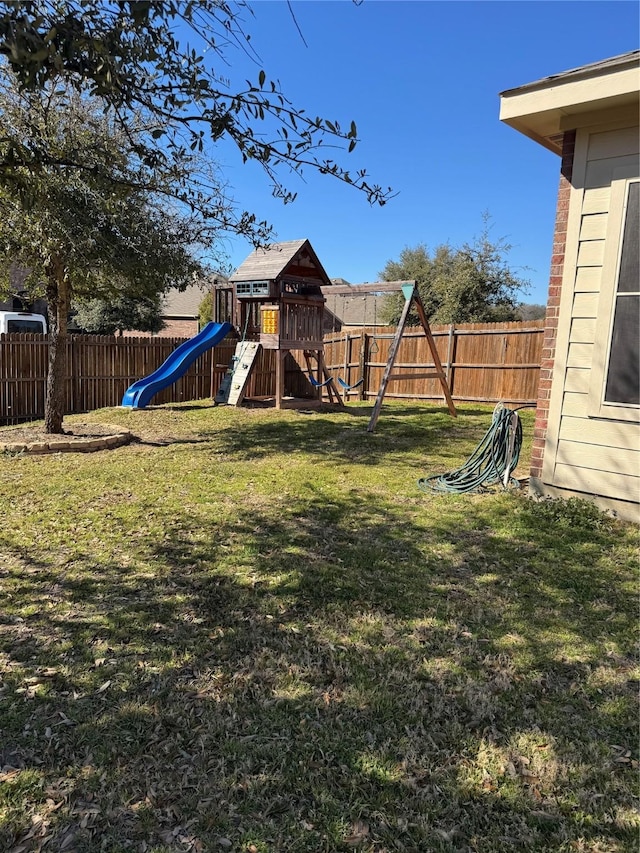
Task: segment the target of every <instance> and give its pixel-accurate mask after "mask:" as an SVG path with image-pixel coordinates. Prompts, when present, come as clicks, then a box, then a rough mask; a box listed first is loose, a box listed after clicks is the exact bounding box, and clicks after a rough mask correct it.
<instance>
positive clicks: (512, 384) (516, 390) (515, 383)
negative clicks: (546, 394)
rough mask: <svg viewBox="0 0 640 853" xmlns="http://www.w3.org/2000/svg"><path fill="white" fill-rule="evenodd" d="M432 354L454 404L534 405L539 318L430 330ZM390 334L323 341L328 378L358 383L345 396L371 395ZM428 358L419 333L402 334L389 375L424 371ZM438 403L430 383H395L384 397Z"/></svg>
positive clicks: (361, 333) (438, 392) (368, 332)
mask: <svg viewBox="0 0 640 853" xmlns="http://www.w3.org/2000/svg"><path fill="white" fill-rule="evenodd" d="M431 332H432V334H433V337H434V340H435V343H436V348H437V350H438V356H439V357H440V361H441V362H442V366H443V368H444V370H445V373H446V376H447V380H448V383H449V388H450V390H451V396H452V397H453V399H454V400H457V401H459V402H463V401H468V402H472V401H475V402H483V403H497V402H500V401H502V402H504V403H513V404H521V405H522V404H525V403H526V404H534V403H535V402H536V399H537V393H538V378H539V374H540V361H541V356H542V339H543V333H544V320H533V321H529V322H510V323H489V324H487V323H464V324H460V325H458V326H454V325H450V326H432V327H431ZM393 337H394V330H390V331H385V332H380V331H379V330H375V329H363V330H358V331H355V330H353V331H351V332H349V331H346V330H342V331H341V332H340V333H337V334H328V335H327V336H326V337H325V362H326V364H327V367H328V368H329V370H330V372H331V374H332V375H333V376H334V377H337V376H339V377H341V378H342V379H343V380H344V381H345V383H346V384H347V385H351V386H353V385H355V384H356V383H358V382H359V381H360V379H362V380H363V382H362V383H361V384H360V385H358V387H357V388H353V389H352V390H351V391H348V392H345V397H347V398H349V397H350V398H351V399H362V400H366V399H369V398H371V397H375V396H376V394H377V393H378V388H379V387H380V382H381V381H382V374H383V372H384V368H385V365H386V363H387V360H388V357H389V349H390V347H391V344H392V342H393ZM430 367H433V360H432V359H431V354H430V352H429V347H428V345H427V339H426V337H425V336H424V333H423V332H422V330H418V329H417V330H416V331H415V332H412V331H407V332H406V333H405V335H404V336H403V338H402V341H401V343H400V346H399V349H398V354H397V357H396V361H395V366H394V371H398V372H399V371H402V372H403V373H409V374H410V373H411V372H412V371H414V370H415V372H416V373H420V372H422V373H424V372H425V369H427V371H428V369H429V368H430ZM394 397H395V398H400V399H403V400H412V399H416V400H441V399H442V389H441V387H440V383H439V382H438V381H437V380H435V379H401V380H398V381H396V382H394V383H392V384H391V385H390V386H389V388H388V390H387V392H386V394H385V398H394Z"/></svg>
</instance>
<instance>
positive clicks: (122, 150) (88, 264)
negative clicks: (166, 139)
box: [0, 66, 219, 432]
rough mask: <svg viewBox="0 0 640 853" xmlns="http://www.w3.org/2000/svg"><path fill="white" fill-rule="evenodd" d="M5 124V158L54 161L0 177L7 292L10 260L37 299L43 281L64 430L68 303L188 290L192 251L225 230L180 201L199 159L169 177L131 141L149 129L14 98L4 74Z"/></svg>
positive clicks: (58, 98)
mask: <svg viewBox="0 0 640 853" xmlns="http://www.w3.org/2000/svg"><path fill="white" fill-rule="evenodd" d="M0 124H1V130H2V134H1V138H0V157H2V156H3V155H4V156H6V154H7V151H8V150H9V149H10V148H12V147H14V148H15V147H16V146H17V145H18V144H19V145H21V146H22V147H23V148H24V149H25V150H26V151H27V152H28V153H30V152H34V151H37V150H47V151H49V152H51V154H52V157H51V161H50V162H49V163H47V164H46V165H44V164H42V163H41V164H40V166H39V168H37V169H33V168H29V167H27V166H20V165H14V167H13V168H12V169H11V170H0V276H3V277H4V279H5V280H4V282H3V281H1V280H0V289H2V285H3V284H4V286H5V289H6V288H7V286H8V274H9V270H10V267H11V264H12V263H18V264H20V266H22V267H23V268H24V269H26V270H28V275H27V278H26V280H25V286H27V287H30V288H31V290H32V292H33V291H35V290H37V289H38V288H39V287H40V286H41V283H43V286H44V291H45V296H46V298H47V302H48V305H49V315H50V317H49V320H50V323H49V325H50V335H51V341H50V364H49V374H48V379H47V403H46V410H45V425H46V428H47V430H48V431H49V432H59V431H61V429H62V405H63V403H62V397H61V394H62V390H61V389H62V386H63V380H64V375H63V373H64V349H65V346H64V338H65V335H66V327H67V315H68V312H69V309H70V304H71V300H72V298H75V299H79V300H82V299H85V300H86V299H95V298H102V299H113V298H114V297H121V296H123V295H126V296H127V297H129V298H143V297H148V296H154V295H157V294H158V293H160V292H163V291H164V290H166V289H167V288H168V287H170V286H174V287H183V286H186V285H187V284H188V283H189V282H191V281H193V279H194V276H200V275H202V273H203V266H202V263H201V262H200V260H199V259H198V256H197V247H198V246H199V245H202V244H203V243H211V242H212V241H213V240H214V239H215V235H216V234H217V233H218V228H219V223H218V222H217V221H216V220H215V219H213V218H207V217H206V216H203V215H202V214H201V212H200V211H199V210H198V209H197V208H189V207H186V206H185V205H184V204H181V203H180V199H179V198H176V195H175V193H174V187H175V185H176V184H177V185H180V184H181V183H182V185H186V184H188V182H189V181H190V180H191V175H192V174H193V173H194V172H195V173H197V165H198V164H197V157H196V156H195V155H186V154H185V158H184V160H183V162H182V163H178V162H177V161H176V162H174V163H173V164H172V166H171V169H170V170H168V171H167V170H166V169H165V167H164V165H163V164H162V163H161V164H159V165H156V166H151V165H149V164H145V163H142V162H141V161H140V159H139V156H138V152H137V151H136V150H135V146H134V145H133V144H132V143H133V142H135V138H136V136H135V134H136V133H140V135H144V134H145V133H146V132H147V128H146V127H145V125H144V124H141V125H140V127H139V128H138V127H136V126H135V125H133V124H132V125H131V126H130V128H129V129H128V132H127V133H126V134H125V133H124V132H123V130H122V128H121V127H119V126H118V124H117V123H115V122H114V121H113V120H112V117H111V116H110V115H109V114H106V113H104V111H103V110H102V109H101V106H100V104H99V103H97V102H96V101H95V100H94V99H87V98H86V97H85V96H83V95H82V93H80V92H76V91H73V90H71V91H69V90H66V89H64V88H62V87H60V86H56V87H52V86H49V85H47V87H46V89H45V91H44V92H37V93H25V92H19V91H18V90H17V87H16V86H15V85H14V81H13V79H12V75H11V72H9V71H8V69H7V68H6V67H3V66H0ZM69 160H73V161H74V165H73V166H72V167H69V166H68V165H67V162H68V161H69Z"/></svg>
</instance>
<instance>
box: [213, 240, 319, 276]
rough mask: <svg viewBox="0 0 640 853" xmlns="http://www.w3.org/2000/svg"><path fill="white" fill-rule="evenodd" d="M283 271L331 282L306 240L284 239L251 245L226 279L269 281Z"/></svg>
mask: <svg viewBox="0 0 640 853" xmlns="http://www.w3.org/2000/svg"><path fill="white" fill-rule="evenodd" d="M285 271H288V272H289V274H290V275H296V276H300V277H305V276H309V277H311V278H314V279H320V280H321V282H322V284H324V285H328V284H330V283H331V282H330V280H329V277H328V275H327V273H326V272H325V269H324V267H323V266H322V264H321V263H320V261H319V259H318V256H317V255H316V253H315V252H314V250H313V248H312V246H311V243H310V242H309V241H308V240H288V241H286V242H284V243H272V244H271V245H270V246H267V247H266V248H264V249H255V250H254V251H253V252H252V253H251V254H250V255H249V256H248V257H247V258H246V260H244V261H243V262H242V263H241V264H240V266H239V267H238V269H237V270H236V271H235V272H234V273H233V275H232V276H231V277H230V279H229V281H230V282H234V283H235V282H238V281H273V280H274V279H276V278H278V276H279V275H282V273H284V272H285Z"/></svg>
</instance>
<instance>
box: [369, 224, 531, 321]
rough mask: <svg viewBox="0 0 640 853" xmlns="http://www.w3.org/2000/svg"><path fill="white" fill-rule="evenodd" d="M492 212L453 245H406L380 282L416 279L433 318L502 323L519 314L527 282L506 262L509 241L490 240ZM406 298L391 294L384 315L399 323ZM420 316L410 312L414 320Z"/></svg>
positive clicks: (509, 247) (389, 265) (381, 274)
mask: <svg viewBox="0 0 640 853" xmlns="http://www.w3.org/2000/svg"><path fill="white" fill-rule="evenodd" d="M490 230H491V223H490V217H489V216H488V215H486V214H485V215H484V217H483V227H482V230H481V232H480V234H479V235H478V236H477V237H475V238H474V240H473V241H472V242H471V243H465V244H464V245H462V246H461V247H459V248H455V247H453V246H451V245H450V244H448V243H445V244H442V245H439V246H436V248H435V250H434V251H433V252H430V251H429V249H428V248H427V247H426V245H424V244H420V245H418V246H415V247H413V248H409V247H405V248H404V249H403V250H402V251H401V252H400V257H399V259H398V260H397V261H388V262H387V264H386V266H385V268H384V270H382V272H381V273H379V276H380V278H381V280H382V281H400V280H403V279H405V280H407V279H408V280H411V279H415V281H416V283H417V285H418V290H419V291H420V296H421V297H422V302H423V304H424V307H425V311H426V313H427V316H428V318H429V321H430V322H432V323H474V322H488V323H492V322H500V321H504V320H514V319H516V318H517V309H518V306H519V304H520V300H519V299H518V296H519V295H520V294H521V293H523V292H526V290H527V288H528V286H529V282H528V281H527V280H526V279H523V278H521V277H520V276H519V275H518V274H517V273H516V272H515V271H514V270H512V269H511V268H510V267H509V265H508V263H507V255H508V253H509V251H510V250H511V245H510V244H509V243H508V242H507V240H506V239H505V238H502V237H500V238H497V239H492V238H491V234H490ZM402 305H403V303H402V299H401V298H399V297H398V296H397V295H394V296H390V297H388V299H387V301H386V305H385V309H384V319H385V320H386V322H389V323H397V322H398V319H399V317H400V314H401V312H402ZM417 322H418V319H417V316H412V315H410V316H409V323H412V324H416V323H417Z"/></svg>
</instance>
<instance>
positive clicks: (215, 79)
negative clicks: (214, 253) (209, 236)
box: [0, 0, 391, 243]
mask: <svg viewBox="0 0 640 853" xmlns="http://www.w3.org/2000/svg"><path fill="white" fill-rule="evenodd" d="M251 14H252V12H251V8H250V6H249V4H248V3H246V2H244V0H240V2H227V0H199V2H197V3H194V2H192V0H164V2H162V3H149V2H140V0H121V2H118V3H113V2H111V0H67V2H65V3H57V2H55V0H15V2H12V3H5V4H2V8H1V9H0V54H3V55H4V56H5V57H6V59H7V61H8V62H9V63H10V66H11V69H12V70H13V72H14V73H15V74H16V76H17V78H18V81H19V84H20V86H21V87H22V88H23V89H24V90H26V91H31V92H33V91H39V90H42V89H43V88H45V87H46V86H48V85H50V84H56V83H58V82H60V81H61V80H62V81H65V82H66V83H69V84H71V85H74V86H77V87H79V88H82V87H84V86H88V88H89V91H90V93H91V94H92V95H93V96H95V97H98V98H100V100H101V102H102V103H103V105H104V107H105V109H107V110H108V111H109V113H110V114H111V116H112V118H113V121H114V122H116V123H117V124H119V125H120V126H121V127H123V128H124V129H125V130H126V129H127V128H128V127H129V125H130V123H131V119H132V115H140V114H142V115H143V116H145V119H146V121H147V122H148V125H149V134H147V135H146V136H137V137H136V138H135V139H134V140H133V141H132V142H133V145H134V147H135V149H136V152H137V154H138V156H139V158H140V160H141V162H143V163H145V164H147V165H150V166H157V165H158V164H160V163H162V164H163V165H164V166H165V167H169V166H170V165H171V164H172V163H174V162H177V163H180V162H181V161H182V160H183V158H184V154H185V151H189V150H193V151H196V150H198V151H202V150H203V148H204V146H205V144H206V143H208V142H210V143H216V142H217V141H219V140H221V139H223V138H226V139H228V140H230V141H231V142H232V143H233V144H234V145H235V147H236V148H237V150H238V151H239V153H240V155H241V157H242V159H243V161H245V162H246V161H248V160H253V161H256V162H257V163H259V164H260V166H261V167H262V168H263V170H264V171H265V173H266V175H267V176H268V178H269V180H270V182H271V185H272V189H273V193H274V195H276V196H278V197H280V198H282V199H283V200H284V201H285V202H287V201H291V200H293V199H294V198H295V192H293V191H292V190H291V189H289V188H288V187H287V186H285V184H284V183H283V179H282V174H283V173H285V174H287V175H289V174H291V173H292V172H293V173H298V174H302V173H303V172H304V171H305V170H306V169H307V168H311V169H314V170H318V171H320V172H321V173H324V174H327V175H331V176H333V177H334V178H337V179H339V180H340V181H343V182H344V183H347V184H351V185H353V186H354V187H355V188H356V189H358V190H359V191H361V192H363V193H364V194H365V196H366V197H367V199H368V200H369V201H370V202H371V203H376V204H384V203H385V202H386V201H387V199H388V198H389V197H390V195H391V190H390V188H388V189H386V190H384V189H382V187H380V186H379V185H377V184H373V183H371V182H370V179H369V177H368V175H367V173H366V171H365V170H364V169H357V170H355V171H349V170H347V169H346V168H344V166H342V165H340V164H338V163H337V162H336V161H335V160H334V159H333V157H332V156H325V153H324V152H325V151H326V150H327V149H331V150H332V151H335V149H336V148H337V149H342V150H343V151H345V150H346V151H347V152H349V153H350V152H351V151H353V150H354V148H355V147H356V145H357V142H358V137H357V129H356V125H355V123H354V122H353V121H350V122H349V123H348V125H347V126H346V127H343V126H342V125H341V124H340V122H339V121H337V120H330V119H325V118H321V117H319V116H315V117H314V116H313V115H312V114H308V113H307V112H305V110H304V109H301V108H299V107H297V106H296V105H294V104H293V103H292V102H291V101H289V100H288V99H287V97H286V96H285V94H284V93H283V92H282V91H281V89H280V86H279V84H278V83H277V82H275V81H272V80H269V79H268V78H267V74H266V72H265V71H264V70H263V69H261V70H259V72H258V73H257V79H256V80H254V81H253V82H252V81H242V83H241V84H239V85H238V83H236V84H235V86H234V85H233V84H232V83H231V81H230V80H228V79H227V78H226V74H227V73H229V71H230V69H232V67H233V63H232V61H230V60H229V58H228V55H229V54H230V53H231V52H232V51H233V50H240V51H243V52H244V53H246V54H248V55H250V56H251V57H253V58H254V59H255V61H256V67H259V64H258V63H259V57H258V56H257V54H256V53H255V52H254V50H253V47H252V42H251V36H250V34H249V33H248V32H247V31H246V30H245V27H246V20H247V19H249V18H250V17H251ZM190 42H191V44H190ZM192 45H196V46H192ZM67 158H68V159H67V161H66V163H67V165H69V163H72V162H73V160H74V157H73V155H72V154H71V153H70V152H67ZM36 160H38V161H40V162H44V163H54V162H57V161H58V157H57V154H56V152H55V151H51V150H49V149H47V148H46V147H42V148H40V149H39V150H38V151H33V150H25V149H24V147H23V146H21V145H19V144H16V143H12V144H10V145H7V146H5V149H4V151H3V154H2V156H1V157H0V168H4V169H6V168H12V167H13V166H14V165H15V164H23V165H27V166H31V165H33V163H34V162H35V161H36ZM185 200H187V201H191V202H195V203H198V201H199V199H198V195H197V193H196V194H195V195H193V194H192V195H189V194H188V193H186V194H185ZM228 224H229V225H230V227H231V228H232V230H233V228H234V223H233V221H231V222H229V223H228ZM237 225H238V226H240V227H241V229H242V228H244V233H246V234H247V236H249V237H251V238H252V239H253V241H254V243H258V242H260V241H264V238H265V235H264V233H263V232H262V230H261V228H260V227H257V228H255V230H254V231H252V227H253V226H256V222H255V217H252V215H251V214H250V213H241V214H239V215H238V217H237Z"/></svg>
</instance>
